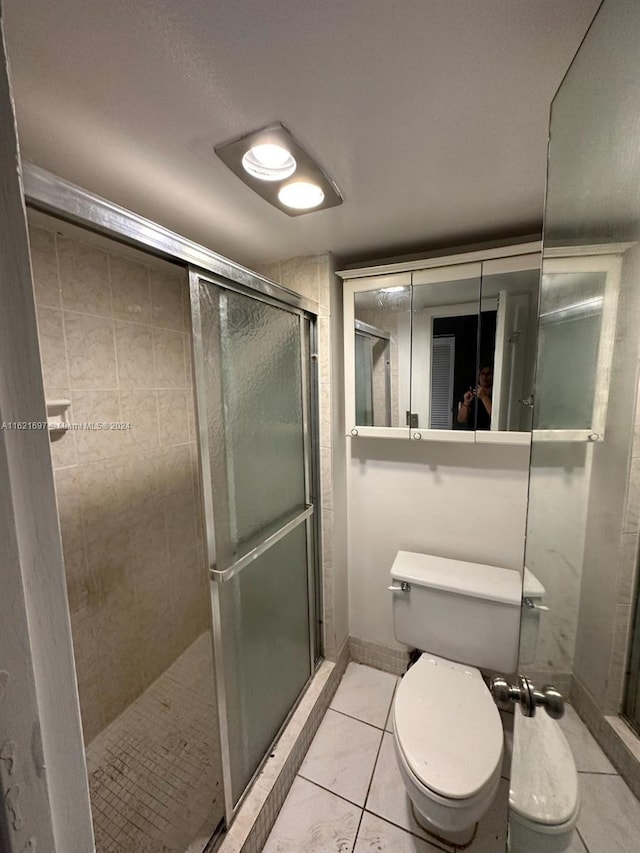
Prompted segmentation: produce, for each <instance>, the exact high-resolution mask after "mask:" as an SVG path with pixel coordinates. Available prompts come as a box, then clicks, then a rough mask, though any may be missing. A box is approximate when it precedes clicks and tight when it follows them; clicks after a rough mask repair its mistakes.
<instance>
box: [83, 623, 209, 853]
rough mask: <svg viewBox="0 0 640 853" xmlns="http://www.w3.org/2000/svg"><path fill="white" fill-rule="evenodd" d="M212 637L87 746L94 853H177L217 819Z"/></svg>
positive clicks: (187, 653)
mask: <svg viewBox="0 0 640 853" xmlns="http://www.w3.org/2000/svg"><path fill="white" fill-rule="evenodd" d="M220 767H221V762H220V755H219V748H218V741H217V710H216V707H215V695H214V689H213V662H212V652H211V637H210V635H209V634H208V633H206V634H203V635H201V636H200V637H199V638H198V639H197V640H196V641H195V642H194V643H193V644H192V645H191V646H190V647H189V648H188V649H187V650H186V651H185V652H183V654H182V655H180V657H179V658H178V659H177V660H176V661H175V662H174V663H173V664H172V665H171V666H170V667H169V669H167V670H166V671H165V672H164V673H163V674H162V675H161V676H160V677H159V678H158V679H157V680H156V681H154V683H153V684H152V685H151V686H150V687H149V688H148V689H147V690H146V691H145V692H144V693H143V694H142V695H141V696H140V697H138V699H136V700H135V701H134V702H133V703H132V704H131V705H130V706H129V707H128V708H127V709H126V710H125V711H124V712H123V713H122V714H121V715H120V716H119V717H118V718H117V719H116V720H114V721H113V722H112V723H111V724H110V725H109V726H108V727H107V728H106V729H105V730H104V731H103V732H101V733H100V734H99V735H98V736H97V737H96V738H95V739H94V740H93V741H92V742H91V743H90V744H89V746H88V747H87V769H88V773H89V791H90V795H91V806H92V813H93V824H94V831H95V836H96V850H97V853H184V851H185V850H186V848H187V847H188V845H189V843H190V842H191V841H192V840H193V839H194V838H195V837H196V835H198V832H199V830H201V828H202V827H203V826H204V827H206V828H207V829H209V830H210V832H213V829H214V828H215V826H216V825H217V823H218V821H219V820H220V819H221V818H222V815H223V796H222V780H221V771H220Z"/></svg>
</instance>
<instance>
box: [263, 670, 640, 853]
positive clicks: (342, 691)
mask: <svg viewBox="0 0 640 853" xmlns="http://www.w3.org/2000/svg"><path fill="white" fill-rule="evenodd" d="M398 682H399V679H398V678H396V677H395V676H393V675H390V674H388V673H386V672H380V671H378V670H375V669H372V668H371V667H367V666H363V665H360V664H356V663H353V662H352V663H350V664H349V666H348V668H347V671H346V672H345V675H344V677H343V679H342V682H341V684H340V686H339V688H338V690H337V692H336V694H335V697H334V699H333V701H332V703H331V706H330V708H329V710H328V711H327V713H326V716H325V718H324V720H323V721H322V723H321V725H320V728H319V729H318V732H317V734H316V736H315V738H314V740H313V742H312V744H311V746H310V747H309V751H308V752H307V755H306V757H305V759H304V761H303V763H302V766H301V767H300V770H299V772H298V775H297V777H296V779H295V780H294V783H293V785H292V787H291V790H290V792H289V795H288V797H287V799H286V801H285V803H284V805H283V807H282V810H281V812H280V814H279V815H278V818H277V820H276V823H275V825H274V827H273V830H272V831H271V834H270V836H269V838H268V839H267V842H266V844H265V846H264V848H263V849H264V853H435V851H445V853H451V851H453V850H454V849H455V848H454V847H451V846H449V845H447V844H442V843H439V842H438V841H436V840H434V839H433V838H431V837H429V836H428V835H427V833H425V832H424V830H423V829H422V828H421V827H420V826H419V825H418V824H417V823H416V822H415V820H414V818H413V815H412V813H411V809H410V806H409V801H408V798H407V795H406V792H405V789H404V785H403V782H402V778H401V776H400V773H399V770H398V767H397V764H396V757H395V753H394V746H393V736H392V728H391V719H390V709H391V702H392V699H393V694H394V691H395V689H396V686H397V684H398ZM504 719H505V723H506V725H505V729H508V728H509V726H508V722H509V720H508V715H505V717H504ZM561 725H562V728H563V730H564V732H565V735H566V737H567V739H568V740H569V743H570V745H571V748H572V750H573V752H574V755H575V760H576V766H577V768H578V772H579V773H580V788H581V793H582V809H581V813H580V818H579V820H578V828H577V832H576V833H575V834H574V838H573V842H572V845H571V847H570V849H569V851H568V853H631V851H636V850H637V849H638V838H640V804H639V803H638V801H637V800H636V799H635V797H634V796H633V794H632V793H631V792H630V790H629V788H628V787H627V786H626V784H625V782H624V781H623V779H622V778H621V777H620V776H619V775H618V774H617V773H616V771H615V769H614V768H613V766H612V765H611V764H610V762H609V761H608V759H607V758H606V756H605V755H604V753H603V752H602V750H601V749H600V747H599V746H598V745H597V743H596V742H595V740H594V739H593V737H592V736H591V735H590V733H589V732H588V730H587V729H586V727H585V726H584V724H583V723H582V721H581V720H580V719H579V717H578V716H577V714H576V713H575V711H574V710H573V708H571V707H568V708H567V713H566V715H565V718H564V719H563V720H562V721H561ZM506 745H507V746H506V748H507V750H508V749H509V748H510V735H509V733H508V732H507V735H506ZM508 766H509V760H508V758H506V759H505V765H504V768H503V775H502V779H501V781H500V788H499V791H498V796H497V797H496V801H495V802H494V804H493V806H492V807H491V809H490V810H489V812H488V813H487V815H485V817H484V818H483V819H482V821H480V823H479V825H478V831H477V833H476V836H475V838H474V840H473V842H472V843H471V844H470V845H469V846H468V847H467V848H466V850H467V851H469V853H504V851H505V850H506V834H507V803H508V796H509V781H508Z"/></svg>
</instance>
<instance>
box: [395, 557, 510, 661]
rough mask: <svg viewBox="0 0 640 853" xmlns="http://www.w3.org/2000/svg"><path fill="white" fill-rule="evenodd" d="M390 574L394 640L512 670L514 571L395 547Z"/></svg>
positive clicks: (451, 656)
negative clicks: (397, 549) (396, 549)
mask: <svg viewBox="0 0 640 853" xmlns="http://www.w3.org/2000/svg"><path fill="white" fill-rule="evenodd" d="M391 578H392V580H393V584H392V587H395V589H394V591H393V593H392V595H393V630H394V634H395V637H396V640H398V642H400V643H406V644H407V645H408V646H412V647H413V648H416V649H420V650H421V651H427V652H432V653H433V654H436V655H441V656H442V657H445V658H449V659H450V660H454V661H458V662H460V663H466V664H469V665H470V666H477V667H479V668H481V669H490V670H496V671H498V672H502V673H513V672H515V670H516V667H517V663H518V636H519V631H520V605H521V596H522V579H521V576H520V573H519V572H516V571H513V570H511V569H501V568H498V567H497V566H486V565H481V564H479V563H467V562H463V561H462V560H451V559H448V558H446V557H435V556H432V555H430V554H416V553H413V552H411V551H398V553H397V554H396V558H395V560H394V562H393V566H392V567H391ZM403 587H405V589H404V590H403V589H402V588H403Z"/></svg>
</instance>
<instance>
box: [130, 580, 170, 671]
mask: <svg viewBox="0 0 640 853" xmlns="http://www.w3.org/2000/svg"><path fill="white" fill-rule="evenodd" d="M173 590H174V587H173V582H172V577H171V572H170V569H169V565H168V564H158V565H157V566H156V567H155V571H154V573H146V574H140V575H137V576H136V588H135V600H136V611H137V616H138V626H139V642H140V666H141V672H142V676H143V679H144V683H145V685H148V684H150V683H151V682H152V681H153V680H154V679H156V678H157V677H158V676H159V675H160V674H161V673H162V672H164V670H165V669H166V668H167V667H168V666H170V665H171V663H173V661H174V660H175V658H176V657H177V653H178V652H177V649H178V638H177V634H176V623H175V616H174V610H173Z"/></svg>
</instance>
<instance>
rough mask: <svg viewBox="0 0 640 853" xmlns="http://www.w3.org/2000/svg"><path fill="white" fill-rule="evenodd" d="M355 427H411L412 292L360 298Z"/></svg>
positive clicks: (388, 289) (373, 292)
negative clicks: (409, 420)
mask: <svg viewBox="0 0 640 853" xmlns="http://www.w3.org/2000/svg"><path fill="white" fill-rule="evenodd" d="M354 314H355V329H354V333H355V362H356V364H355V367H356V371H355V383H356V388H355V392H356V425H357V426H376V427H406V426H407V425H408V416H409V410H410V407H409V384H410V383H409V376H410V353H411V288H410V287H409V286H406V287H402V286H399V287H386V288H380V289H379V290H366V291H360V292H359V293H356V294H355V299H354Z"/></svg>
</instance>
